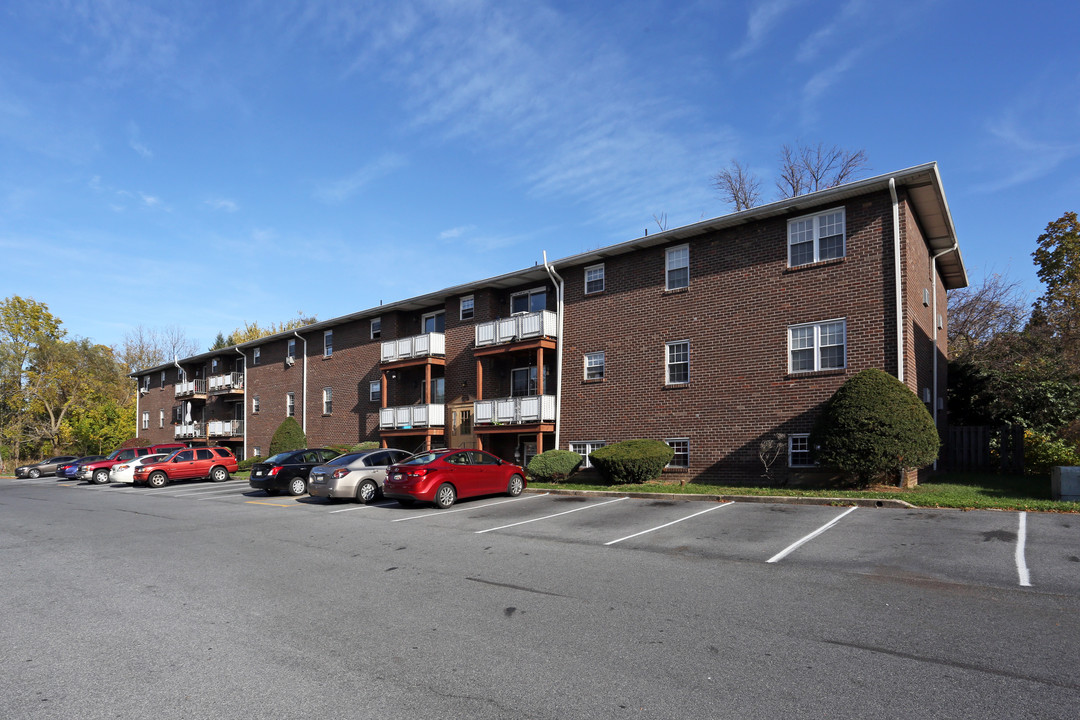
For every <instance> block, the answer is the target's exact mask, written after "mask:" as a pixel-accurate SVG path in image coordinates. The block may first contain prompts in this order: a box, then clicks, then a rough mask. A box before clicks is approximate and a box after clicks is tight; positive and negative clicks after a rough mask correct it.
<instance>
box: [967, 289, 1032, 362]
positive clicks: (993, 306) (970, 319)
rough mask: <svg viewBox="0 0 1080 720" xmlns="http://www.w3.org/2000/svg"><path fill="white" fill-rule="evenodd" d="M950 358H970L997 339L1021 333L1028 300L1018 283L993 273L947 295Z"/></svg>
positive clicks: (1025, 317) (1026, 313)
mask: <svg viewBox="0 0 1080 720" xmlns="http://www.w3.org/2000/svg"><path fill="white" fill-rule="evenodd" d="M948 306H949V355H950V356H951V357H952V358H953V359H954V360H961V359H964V360H967V359H971V358H973V357H974V356H975V355H976V354H978V353H979V352H980V351H982V350H984V349H985V348H987V347H988V346H990V345H991V344H992V343H994V341H995V340H996V339H998V338H1001V337H1003V336H1005V335H1008V334H1015V333H1018V332H1020V331H1021V330H1023V328H1024V322H1025V320H1026V319H1027V315H1028V300H1027V298H1026V297H1025V296H1024V293H1023V290H1022V288H1021V286H1020V282H1019V281H1018V280H1013V279H1012V278H1010V277H1008V276H1007V275H1002V274H999V273H993V274H991V275H987V276H986V277H984V278H983V280H982V281H981V282H980V283H978V284H974V285H968V286H967V287H964V288H958V289H956V290H951V291H950V292H949V298H948Z"/></svg>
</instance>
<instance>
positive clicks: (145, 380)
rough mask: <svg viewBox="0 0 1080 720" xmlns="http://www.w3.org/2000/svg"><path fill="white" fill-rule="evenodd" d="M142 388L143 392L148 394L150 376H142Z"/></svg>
mask: <svg viewBox="0 0 1080 720" xmlns="http://www.w3.org/2000/svg"><path fill="white" fill-rule="evenodd" d="M142 387H143V392H150V376H149V375H144V376H143V384H142Z"/></svg>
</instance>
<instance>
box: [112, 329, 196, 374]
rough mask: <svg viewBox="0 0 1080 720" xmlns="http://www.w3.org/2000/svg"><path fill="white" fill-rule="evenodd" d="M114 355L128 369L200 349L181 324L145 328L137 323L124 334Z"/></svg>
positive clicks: (152, 364) (164, 362)
mask: <svg viewBox="0 0 1080 720" xmlns="http://www.w3.org/2000/svg"><path fill="white" fill-rule="evenodd" d="M115 352H116V356H117V357H118V358H119V359H120V362H121V363H123V364H124V366H125V368H126V369H127V371H128V372H133V373H135V372H139V371H141V370H146V369H147V368H152V367H157V366H158V365H164V364H166V363H169V362H172V361H173V360H174V359H175V358H182V357H188V356H190V355H195V354H197V353H198V352H199V344H198V343H197V342H195V341H194V340H192V339H191V338H189V337H188V336H187V335H186V334H185V331H184V329H183V328H181V327H179V326H178V325H169V326H167V327H163V328H148V327H146V326H144V325H139V326H137V327H135V328H134V329H132V330H129V331H128V332H127V333H125V334H124V339H123V341H121V343H120V347H119V348H117V349H116V350H115Z"/></svg>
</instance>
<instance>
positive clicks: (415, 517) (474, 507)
mask: <svg viewBox="0 0 1080 720" xmlns="http://www.w3.org/2000/svg"><path fill="white" fill-rule="evenodd" d="M550 494H551V493H540V494H539V495H528V496H526V497H516V498H510V499H509V500H500V501H498V502H493V503H488V504H487V505H470V506H468V507H463V508H458V509H457V510H441V511H439V512H437V513H424V514H423V515H410V516H409V517H403V518H398V519H397V520H391V521H390V522H405V521H406V520H419V519H420V518H435V517H442V516H443V515H449V514H450V513H456V512H465V511H466V510H480V509H482V508H487V507H491V506H492V505H502V504H503V503H508V502H516V501H518V500H531V499H533V498H538V497H544V496H545V495H550Z"/></svg>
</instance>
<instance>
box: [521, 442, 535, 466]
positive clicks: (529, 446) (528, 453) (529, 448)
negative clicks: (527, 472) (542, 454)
mask: <svg viewBox="0 0 1080 720" xmlns="http://www.w3.org/2000/svg"><path fill="white" fill-rule="evenodd" d="M534 457H536V441H535V440H533V441H531V442H530V441H528V440H522V441H521V467H525V468H527V467H529V461H530V460H532V459H533V458H534Z"/></svg>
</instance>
